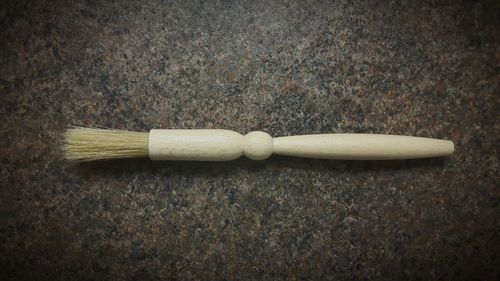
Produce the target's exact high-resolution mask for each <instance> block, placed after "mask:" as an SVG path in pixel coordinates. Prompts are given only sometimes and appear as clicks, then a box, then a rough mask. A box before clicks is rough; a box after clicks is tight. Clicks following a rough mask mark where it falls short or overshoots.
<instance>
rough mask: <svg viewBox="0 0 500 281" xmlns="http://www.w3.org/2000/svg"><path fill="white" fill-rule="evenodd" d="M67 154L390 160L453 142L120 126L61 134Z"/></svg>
mask: <svg viewBox="0 0 500 281" xmlns="http://www.w3.org/2000/svg"><path fill="white" fill-rule="evenodd" d="M63 149H64V153H65V157H66V159H68V160H71V161H77V162H83V161H93V160H101V159H118V158H134V157H148V156H149V158H150V159H151V160H193V161H225V160H233V159H237V158H239V157H241V156H242V155H245V156H246V157H248V158H250V159H253V160H264V159H266V158H268V157H269V156H271V154H278V155H286V156H296V157H305V158H320V159H342V160H392V159H415V158H428V157H442V156H450V155H451V154H452V153H453V152H454V149H455V148H454V145H453V142H451V141H448V140H439V139H432V138H421V137H410V136H397V135H380V134H316V135H300V136H285V137H276V138H273V137H271V136H270V135H269V134H267V133H265V132H261V131H254V132H250V133H248V134H246V135H241V134H239V133H237V132H234V131H230V130H219V129H201V130H156V129H155V130H150V131H149V133H146V132H129V131H124V130H112V129H94V128H82V127H73V128H70V129H68V130H67V131H66V133H65V144H64V148H63Z"/></svg>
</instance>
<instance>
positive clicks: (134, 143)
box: [64, 127, 149, 162]
mask: <svg viewBox="0 0 500 281" xmlns="http://www.w3.org/2000/svg"><path fill="white" fill-rule="evenodd" d="M148 136H149V133H140V132H129V131H123V130H107V129H93V128H82V127H74V128H70V129H68V130H67V131H66V134H65V144H64V154H65V157H66V159H68V160H71V161H76V162H83V161H93V160H102V159H118V158H133V157H146V156H148Z"/></svg>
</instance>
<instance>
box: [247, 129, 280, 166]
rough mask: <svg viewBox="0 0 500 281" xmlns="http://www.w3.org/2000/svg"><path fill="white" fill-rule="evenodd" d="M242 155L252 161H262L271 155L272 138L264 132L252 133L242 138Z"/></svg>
mask: <svg viewBox="0 0 500 281" xmlns="http://www.w3.org/2000/svg"><path fill="white" fill-rule="evenodd" d="M243 154H244V155H245V156H246V157H248V158H250V159H252V160H264V159H266V158H268V157H269V156H271V154H273V138H272V137H271V136H270V135H269V134H268V133H265V132H261V131H254V132H250V133H248V134H246V135H245V136H244V137H243Z"/></svg>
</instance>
